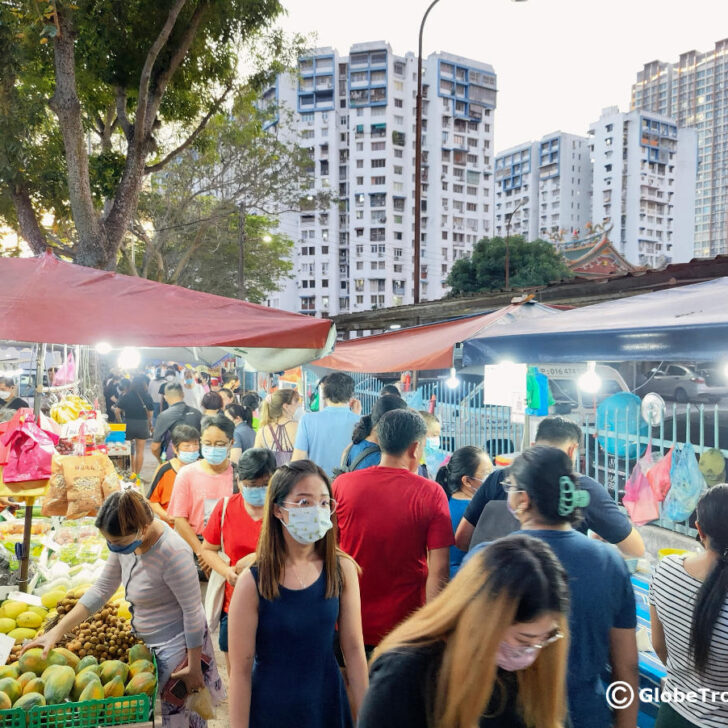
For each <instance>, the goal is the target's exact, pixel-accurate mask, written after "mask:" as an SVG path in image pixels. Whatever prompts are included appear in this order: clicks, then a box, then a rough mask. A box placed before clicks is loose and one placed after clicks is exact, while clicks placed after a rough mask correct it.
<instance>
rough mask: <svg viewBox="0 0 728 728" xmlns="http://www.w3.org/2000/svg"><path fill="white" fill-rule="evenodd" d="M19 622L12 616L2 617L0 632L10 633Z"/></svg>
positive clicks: (0, 619)
mask: <svg viewBox="0 0 728 728" xmlns="http://www.w3.org/2000/svg"><path fill="white" fill-rule="evenodd" d="M17 626H18V625H17V623H16V622H15V620H14V619H10V617H0V632H2V633H3V634H10V632H12V631H13V630H14V629H15V628H16V627H17Z"/></svg>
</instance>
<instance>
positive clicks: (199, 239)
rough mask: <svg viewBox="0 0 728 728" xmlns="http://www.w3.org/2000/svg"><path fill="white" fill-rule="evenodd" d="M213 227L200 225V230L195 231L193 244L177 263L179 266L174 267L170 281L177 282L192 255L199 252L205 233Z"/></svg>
mask: <svg viewBox="0 0 728 728" xmlns="http://www.w3.org/2000/svg"><path fill="white" fill-rule="evenodd" d="M210 227H212V226H211V225H209V224H208V225H200V227H199V229H198V231H197V232H196V233H195V239H194V240H193V241H192V244H191V245H190V246H189V247H188V248H187V250H185V254H184V255H183V256H182V257H181V258H180V260H179V263H177V267H176V268H175V269H174V273H173V274H172V277H171V279H170V283H174V284H176V283H177V282H178V281H179V279H180V276H181V275H182V273H183V272H184V269H185V268H186V267H187V264H188V263H189V262H190V260H191V259H192V256H193V255H194V254H195V253H196V252H197V250H198V249H199V247H200V245H202V239H203V236H204V235H205V233H206V232H207V231H208V229H209V228H210Z"/></svg>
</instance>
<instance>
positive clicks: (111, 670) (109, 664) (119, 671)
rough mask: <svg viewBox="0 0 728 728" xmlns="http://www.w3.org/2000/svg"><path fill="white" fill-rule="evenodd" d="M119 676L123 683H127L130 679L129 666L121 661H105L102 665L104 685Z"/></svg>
mask: <svg viewBox="0 0 728 728" xmlns="http://www.w3.org/2000/svg"><path fill="white" fill-rule="evenodd" d="M117 676H118V677H120V678H121V681H122V682H126V679H127V678H128V677H129V665H127V664H126V663H125V662H122V661H121V660H105V661H104V662H102V663H101V682H102V683H103V684H104V685H106V683H107V682H110V681H111V680H113V678H115V677H117Z"/></svg>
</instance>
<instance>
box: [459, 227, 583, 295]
mask: <svg viewBox="0 0 728 728" xmlns="http://www.w3.org/2000/svg"><path fill="white" fill-rule="evenodd" d="M509 249H510V265H509V266H508V267H509V272H510V284H509V285H510V286H511V287H512V288H527V287H530V286H543V285H546V284H547V283H550V282H551V281H556V280H561V279H563V278H572V277H573V273H572V272H571V270H570V269H569V267H568V266H567V265H566V262H565V261H564V259H563V258H562V257H561V255H560V254H559V252H558V251H557V250H556V249H555V248H554V246H553V245H552V244H551V243H548V242H546V241H545V240H534V241H533V242H530V243H527V242H525V241H524V239H523V237H521V236H520V235H514V236H513V237H511V239H510V244H509ZM505 262H506V241H505V240H504V239H503V238H490V239H489V238H483V239H482V240H480V241H479V242H478V243H477V244H476V246H475V248H474V249H473V253H472V256H471V257H470V258H461V259H460V260H457V261H456V262H455V264H454V265H453V267H452V269H451V271H450V275H449V276H448V279H447V284H448V285H449V286H451V288H452V294H453V295H458V294H462V293H478V292H480V291H496V290H500V289H503V288H505V283H506V281H505Z"/></svg>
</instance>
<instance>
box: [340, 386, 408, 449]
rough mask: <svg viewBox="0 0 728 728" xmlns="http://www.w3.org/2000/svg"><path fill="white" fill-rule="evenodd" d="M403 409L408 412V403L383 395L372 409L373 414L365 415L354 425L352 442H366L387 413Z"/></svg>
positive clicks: (399, 398) (390, 395)
mask: <svg viewBox="0 0 728 728" xmlns="http://www.w3.org/2000/svg"><path fill="white" fill-rule="evenodd" d="M397 409H402V410H406V409H408V407H407V402H405V401H404V400H403V399H402V398H401V397H397V396H395V395H392V394H384V395H382V396H381V397H380V398H379V399H378V400H377V401H376V402H375V403H374V406H373V407H372V412H371V414H369V415H364V417H361V418H360V419H359V422H357V423H356V425H354V432H353V433H352V435H351V442H352V444H354V445H358V444H359V443H360V442H362V441H363V440H366V439H367V437H369V435H371V434H372V430H374V428H375V427H376V426H377V422H379V420H381V419H382V417H384V415H385V414H387V412H391V411H392V410H397Z"/></svg>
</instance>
